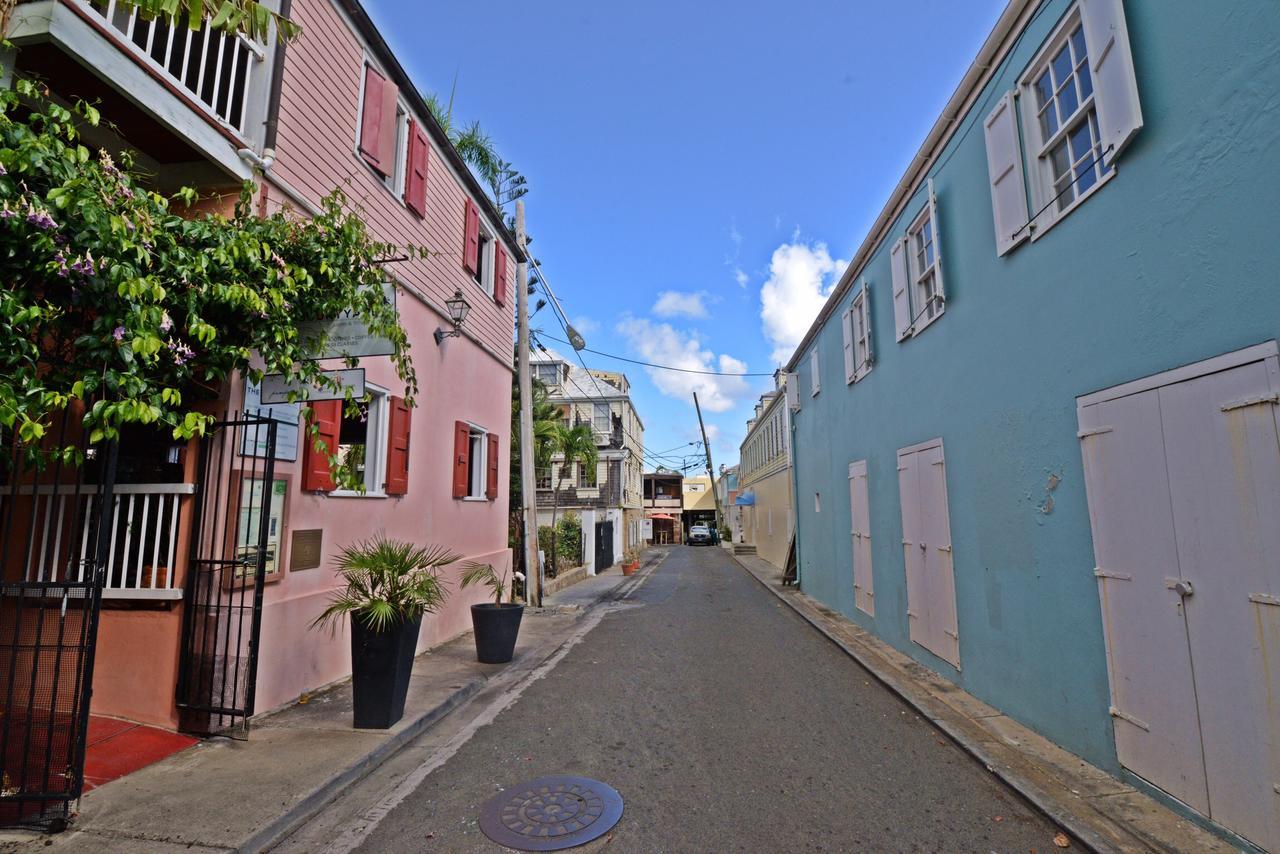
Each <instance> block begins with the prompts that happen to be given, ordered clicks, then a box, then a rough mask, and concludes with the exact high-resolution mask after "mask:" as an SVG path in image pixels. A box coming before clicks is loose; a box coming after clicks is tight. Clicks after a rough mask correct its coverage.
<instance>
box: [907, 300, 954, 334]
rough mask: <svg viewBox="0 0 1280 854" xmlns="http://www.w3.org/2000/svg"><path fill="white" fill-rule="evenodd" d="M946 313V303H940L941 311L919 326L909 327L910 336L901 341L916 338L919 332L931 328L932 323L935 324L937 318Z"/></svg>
mask: <svg viewBox="0 0 1280 854" xmlns="http://www.w3.org/2000/svg"><path fill="white" fill-rule="evenodd" d="M946 313H947V304H946V302H945V301H944V302H943V303H942V309H941V310H940V311H939V312H938V313H937V314H935V315H934V316H933V317H930V318H929V319H928V320H925V321H922V322H921V323H920V324H919V325H917V326H912V327H911V334H910V335H908V336H907V337H906V338H903V339H902V340H903V341H906V340H908V339H910V338H915V337H916V336H917V335H919V334H920V333H921V332H924V331H925V330H926V329H928V328H929V327H930V326H932V325H933V324H934V323H936V322H937V321H938V318H940V317H942V315H944V314H946Z"/></svg>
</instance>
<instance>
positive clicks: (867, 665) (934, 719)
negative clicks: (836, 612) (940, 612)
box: [728, 552, 1115, 854]
mask: <svg viewBox="0 0 1280 854" xmlns="http://www.w3.org/2000/svg"><path fill="white" fill-rule="evenodd" d="M728 556H729V557H730V558H732V560H733V562H734V563H736V564H737V565H738V566H739V567H740V568H741V569H742V571H743V572H745V573H746V574H747V575H748V576H750V577H751V578H753V579H754V580H755V581H756V582H757V583H758V584H759V585H760V586H761V587H763V588H764V589H766V590H768V591H769V592H770V593H772V594H773V595H774V596H775V597H777V598H778V599H779V600H780V601H782V602H785V603H786V605H787V607H789V608H790V609H791V610H792V611H793V612H794V613H795V614H796V615H798V616H799V617H800V618H801V619H803V620H804V621H805V622H806V623H808V624H809V625H810V626H812V627H813V628H814V629H816V630H817V631H818V633H819V634H821V635H822V636H823V637H825V638H826V639H827V640H829V641H830V642H831V643H833V644H835V645H836V646H837V647H839V648H840V650H841V651H843V652H844V653H845V654H846V655H848V656H849V657H850V658H852V659H853V660H854V661H856V662H857V663H858V664H859V665H861V666H862V668H863V669H864V670H866V671H867V673H869V674H871V676H872V678H874V679H875V680H876V681H877V682H879V683H880V684H881V685H883V686H884V687H885V688H887V689H889V691H891V692H892V693H893V694H895V695H896V696H897V697H898V698H899V699H900V700H902V701H903V702H904V703H906V704H907V705H908V706H909V707H911V708H912V709H914V710H915V711H916V712H917V713H918V714H919V715H920V716H921V717H922V718H924V719H925V720H927V721H929V723H931V724H933V725H934V726H935V727H937V729H938V730H940V731H941V732H942V733H943V734H944V735H946V736H947V738H949V739H950V740H951V741H952V742H953V743H955V745H956V746H957V747H959V748H960V749H961V750H963V751H964V752H965V753H967V754H969V755H970V756H971V757H973V758H974V759H976V760H977V761H978V762H981V763H982V765H983V767H984V768H986V769H987V770H988V771H990V772H991V773H992V774H993V775H995V776H996V777H997V778H999V779H1000V780H1001V781H1002V782H1004V783H1005V785H1007V786H1008V787H1009V788H1011V789H1013V791H1014V792H1016V793H1017V794H1019V795H1020V796H1022V798H1024V799H1025V800H1026V801H1027V803H1029V804H1031V805H1032V806H1033V807H1035V808H1036V809H1037V810H1039V811H1040V812H1041V813H1043V814H1044V815H1045V816H1046V817H1047V818H1048V819H1049V820H1050V821H1052V822H1053V823H1055V824H1056V825H1058V826H1059V827H1060V828H1062V829H1063V830H1065V831H1066V832H1067V833H1068V834H1070V836H1071V837H1072V838H1073V839H1075V840H1077V841H1078V842H1080V844H1082V845H1083V846H1084V847H1085V848H1087V849H1088V850H1089V851H1091V852H1094V854H1107V852H1110V851H1114V850H1115V847H1114V845H1113V844H1112V843H1111V842H1110V841H1109V840H1108V839H1106V837H1104V836H1103V835H1102V834H1100V833H1099V832H1098V831H1097V830H1095V829H1094V828H1093V826H1092V825H1090V824H1088V823H1087V822H1085V821H1084V820H1083V819H1081V818H1080V817H1079V816H1078V815H1076V814H1075V813H1073V812H1070V811H1068V810H1066V809H1064V808H1063V807H1062V806H1061V805H1060V804H1059V803H1058V802H1057V801H1056V799H1054V798H1053V797H1051V796H1050V795H1049V794H1048V793H1047V792H1045V791H1043V790H1042V789H1041V788H1040V787H1038V786H1036V785H1035V784H1033V783H1031V782H1030V781H1029V780H1027V779H1025V778H1023V777H1022V776H1021V775H1019V774H1017V773H1015V772H1014V771H1013V770H1012V769H1010V768H1008V767H1007V766H1005V765H1004V764H1003V763H1001V762H1000V760H999V759H997V758H996V757H994V756H991V755H990V754H989V753H988V752H987V751H986V750H985V749H984V748H983V747H982V745H981V744H979V743H977V742H976V741H974V740H972V739H971V738H969V736H968V734H967V733H965V732H962V731H961V730H960V729H959V728H958V727H955V726H953V725H952V724H951V722H950V721H948V720H946V719H944V718H941V717H939V716H938V715H937V714H936V713H934V712H933V711H932V710H931V709H929V708H928V707H927V706H926V705H924V704H923V703H919V702H917V701H916V698H915V697H913V696H912V695H911V694H910V693H908V692H907V690H906V688H905V687H903V686H902V684H901V682H900V681H899V680H898V679H896V678H894V677H893V676H892V675H890V674H888V673H884V672H882V671H881V670H880V669H879V668H878V667H876V666H875V664H873V663H872V662H870V661H868V660H867V658H866V657H865V656H863V655H861V654H860V653H859V652H858V651H857V650H855V649H852V648H851V647H850V645H849V644H847V643H845V642H844V641H842V640H841V639H840V638H837V637H836V636H835V635H833V634H831V633H830V632H828V631H827V629H826V627H824V626H823V625H821V624H820V623H819V622H818V621H817V620H815V619H814V618H813V617H811V616H810V615H809V614H807V613H805V611H804V610H802V609H801V608H800V607H798V606H797V604H796V603H795V602H792V601H791V600H790V598H788V597H787V596H786V595H785V594H784V593H783V592H782V591H781V590H778V589H775V588H774V586H773V585H772V584H770V583H769V582H768V581H766V580H765V579H763V578H761V577H760V576H758V575H756V574H755V573H754V572H752V571H751V569H750V567H748V566H747V565H746V564H745V563H743V562H742V561H740V560H738V556H737V555H735V554H733V553H732V552H729V553H728Z"/></svg>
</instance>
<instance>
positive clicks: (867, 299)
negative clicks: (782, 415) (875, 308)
mask: <svg viewBox="0 0 1280 854" xmlns="http://www.w3.org/2000/svg"><path fill="white" fill-rule="evenodd" d="M840 326H841V331H842V332H843V334H844V378H845V382H846V383H852V382H857V381H858V380H860V379H862V378H863V377H865V376H866V375H867V372H868V371H870V370H871V362H872V355H871V290H870V288H868V286H867V280H866V279H863V280H862V287H861V288H860V289H859V290H858V294H857V296H855V297H854V298H853V303H852V304H851V305H850V306H849V308H848V309H847V310H846V311H845V312H844V314H843V315H841V324H840ZM778 430H779V433H781V431H782V422H781V419H779V421H778Z"/></svg>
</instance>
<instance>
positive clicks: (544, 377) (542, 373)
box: [533, 363, 560, 388]
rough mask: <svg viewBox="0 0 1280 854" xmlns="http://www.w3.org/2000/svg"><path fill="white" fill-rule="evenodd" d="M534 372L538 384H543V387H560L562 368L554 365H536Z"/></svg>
mask: <svg viewBox="0 0 1280 854" xmlns="http://www.w3.org/2000/svg"><path fill="white" fill-rule="evenodd" d="M533 370H534V376H535V377H537V379H538V382H540V383H542V384H543V385H545V386H549V387H551V388H556V387H558V386H559V385H560V366H559V365H556V364H554V363H553V364H549V365H547V364H541V365H534V366H533Z"/></svg>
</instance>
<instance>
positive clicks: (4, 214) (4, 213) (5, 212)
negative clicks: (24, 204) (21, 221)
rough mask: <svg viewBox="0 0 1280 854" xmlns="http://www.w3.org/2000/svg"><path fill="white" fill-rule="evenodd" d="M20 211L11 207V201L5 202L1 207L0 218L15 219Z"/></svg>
mask: <svg viewBox="0 0 1280 854" xmlns="http://www.w3.org/2000/svg"><path fill="white" fill-rule="evenodd" d="M17 215H18V212H17V211H15V210H13V209H12V208H10V207H9V203H8V202H5V203H4V207H3V208H0V219H13V218H14V217H15V216H17Z"/></svg>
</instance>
